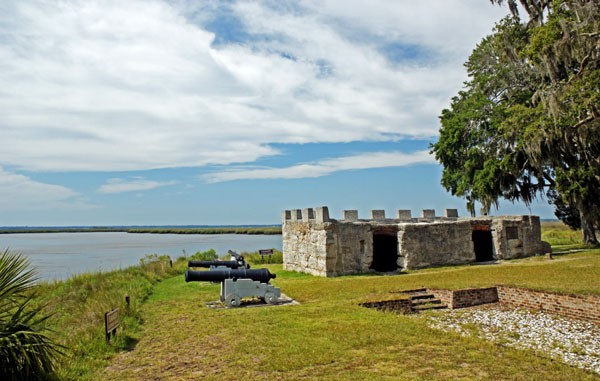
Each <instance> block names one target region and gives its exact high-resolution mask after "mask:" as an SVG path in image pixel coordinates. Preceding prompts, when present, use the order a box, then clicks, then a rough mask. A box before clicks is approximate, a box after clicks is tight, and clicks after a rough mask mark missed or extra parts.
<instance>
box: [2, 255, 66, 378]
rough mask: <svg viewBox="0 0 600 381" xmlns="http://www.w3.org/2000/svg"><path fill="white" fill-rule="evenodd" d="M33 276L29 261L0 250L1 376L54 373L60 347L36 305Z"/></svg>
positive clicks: (17, 376) (50, 374)
mask: <svg viewBox="0 0 600 381" xmlns="http://www.w3.org/2000/svg"><path fill="white" fill-rule="evenodd" d="M35 281H36V276H35V272H34V270H33V269H32V268H30V265H29V261H28V260H27V259H26V258H25V257H23V256H21V255H19V254H15V253H12V252H10V251H8V250H4V251H3V252H2V253H0V378H1V379H2V380H43V379H48V378H50V377H51V376H52V374H53V373H54V368H55V360H56V357H57V356H58V355H60V354H61V347H60V346H59V345H58V344H56V343H55V342H54V341H53V340H52V339H50V338H49V337H48V336H47V335H46V333H47V332H48V331H49V330H48V327H47V320H48V318H49V317H50V315H48V314H44V313H43V311H42V310H43V307H44V306H43V305H42V306H35V304H34V303H33V299H34V298H35V293H33V292H32V291H34V289H35Z"/></svg>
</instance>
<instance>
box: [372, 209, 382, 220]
mask: <svg viewBox="0 0 600 381" xmlns="http://www.w3.org/2000/svg"><path fill="white" fill-rule="evenodd" d="M371 219H372V220H375V221H384V220H385V210H382V209H374V210H371Z"/></svg>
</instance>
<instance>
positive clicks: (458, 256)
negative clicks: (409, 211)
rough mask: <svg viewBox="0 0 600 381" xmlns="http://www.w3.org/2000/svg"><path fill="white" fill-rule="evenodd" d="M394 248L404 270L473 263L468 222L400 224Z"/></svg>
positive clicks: (473, 253)
mask: <svg viewBox="0 0 600 381" xmlns="http://www.w3.org/2000/svg"><path fill="white" fill-rule="evenodd" d="M400 230H402V234H401V235H400V234H399V235H398V246H399V248H400V250H399V251H400V252H401V253H402V255H403V257H404V269H418V268H422V267H430V266H441V265H454V264H462V263H470V262H475V252H474V251H473V241H472V238H471V235H472V232H471V226H470V224H469V222H468V221H456V222H443V223H435V224H426V223H420V224H402V225H400Z"/></svg>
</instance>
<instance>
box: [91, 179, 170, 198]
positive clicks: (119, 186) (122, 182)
mask: <svg viewBox="0 0 600 381" xmlns="http://www.w3.org/2000/svg"><path fill="white" fill-rule="evenodd" d="M175 184H176V182H175V181H163V182H159V181H152V180H146V179H143V178H139V177H138V178H134V179H129V180H127V179H119V178H113V179H109V180H108V181H107V182H106V184H103V185H102V186H101V187H100V188H99V189H98V192H100V193H123V192H138V191H145V190H151V189H155V188H159V187H164V186H169V185H175ZM138 196H139V195H138Z"/></svg>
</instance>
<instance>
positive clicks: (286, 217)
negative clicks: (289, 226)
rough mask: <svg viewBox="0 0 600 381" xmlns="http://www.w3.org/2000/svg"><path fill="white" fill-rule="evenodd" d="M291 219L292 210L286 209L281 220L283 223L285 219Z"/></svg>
mask: <svg viewBox="0 0 600 381" xmlns="http://www.w3.org/2000/svg"><path fill="white" fill-rule="evenodd" d="M291 219H292V212H291V211H289V210H284V211H283V213H282V215H281V220H282V221H283V223H285V221H289V220H291Z"/></svg>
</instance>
